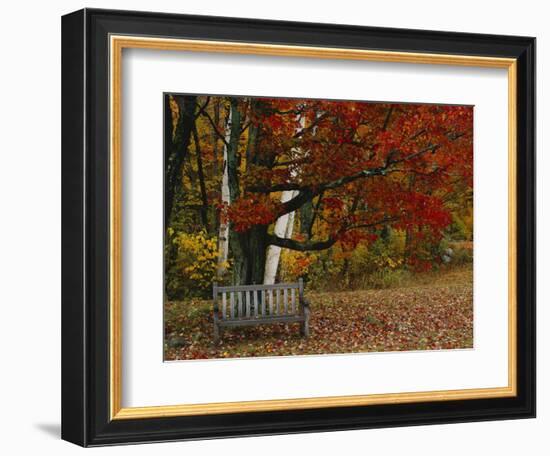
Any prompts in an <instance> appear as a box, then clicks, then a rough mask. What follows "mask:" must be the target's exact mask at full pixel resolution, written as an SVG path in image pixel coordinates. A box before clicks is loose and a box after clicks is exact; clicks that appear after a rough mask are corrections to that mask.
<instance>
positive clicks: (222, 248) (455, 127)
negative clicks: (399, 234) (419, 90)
mask: <svg viewBox="0 0 550 456" xmlns="http://www.w3.org/2000/svg"><path fill="white" fill-rule="evenodd" d="M165 119H166V121H165V173H166V176H165V177H166V178H165V183H166V184H165V185H166V188H165V226H166V227H167V229H177V228H178V226H180V227H181V225H182V224H185V223H187V224H190V223H191V224H193V225H194V226H196V225H197V224H200V225H201V229H202V230H204V232H205V233H207V234H209V235H211V236H215V237H217V239H218V245H219V247H218V249H219V258H218V262H219V268H218V272H217V273H218V275H220V276H222V275H224V274H227V275H228V277H229V279H228V280H229V281H231V282H233V283H262V282H264V281H266V282H267V281H273V280H274V277H275V274H276V273H277V262H278V261H279V255H280V249H290V250H294V251H300V252H313V251H321V250H325V249H329V248H331V247H333V246H336V245H338V246H340V247H341V248H342V249H347V250H350V249H353V248H355V247H356V246H357V245H358V244H360V243H361V244H362V245H365V244H366V245H368V244H369V243H372V242H374V241H375V240H376V239H377V237H378V236H380V235H381V230H383V229H384V228H391V229H395V230H401V231H403V232H405V233H406V236H407V243H408V249H409V252H408V255H407V261H408V262H409V263H410V264H411V265H412V266H418V267H422V264H423V259H422V258H421V256H419V255H418V254H417V252H416V249H415V246H416V245H417V244H418V243H421V242H427V241H429V242H437V241H438V240H439V239H440V238H441V236H442V233H443V230H444V229H446V228H447V227H448V226H449V225H450V224H451V221H452V208H453V202H456V201H457V200H459V199H460V198H465V197H471V191H472V179H473V146H472V142H473V138H472V135H473V108H472V107H469V106H449V105H428V104H403V103H400V104H398V103H367V102H355V101H327V100H311V99H274V98H252V97H220V96H216V97H209V96H194V95H193V96H191V95H173V96H167V97H166V100H165ZM185 211H187V212H188V213H193V214H195V216H194V218H192V220H191V219H189V218H187V219H186V218H185V216H182V215H181V214H182V213H183V212H185ZM178 214H180V215H178ZM273 271H275V272H273Z"/></svg>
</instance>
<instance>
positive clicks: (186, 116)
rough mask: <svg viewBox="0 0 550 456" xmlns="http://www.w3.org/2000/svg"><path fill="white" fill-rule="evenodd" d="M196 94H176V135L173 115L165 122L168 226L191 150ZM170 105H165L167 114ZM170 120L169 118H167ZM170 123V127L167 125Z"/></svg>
mask: <svg viewBox="0 0 550 456" xmlns="http://www.w3.org/2000/svg"><path fill="white" fill-rule="evenodd" d="M196 100H197V97H196V96H176V101H177V103H178V108H179V118H178V123H177V125H176V130H175V132H174V135H173V136H172V134H171V125H172V120H171V119H172V116H171V112H170V118H169V119H170V122H167V121H166V122H165V133H164V134H165V141H166V143H165V146H164V172H165V175H166V181H165V189H164V195H165V196H164V226H165V228H168V224H169V222H170V217H171V215H172V209H173V207H174V200H175V198H176V195H177V194H178V192H179V190H180V188H181V180H182V175H181V174H182V167H183V162H184V160H185V157H186V156H187V153H188V150H189V142H190V140H191V131H192V129H193V125H194V123H195V107H196ZM165 103H166V104H168V105H169V103H170V99H169V97H168V96H166V97H165ZM168 109H169V106H168V107H165V115H166V113H167V112H168ZM167 120H168V119H167ZM167 123H169V124H170V132H169V127H168V125H166V124H167Z"/></svg>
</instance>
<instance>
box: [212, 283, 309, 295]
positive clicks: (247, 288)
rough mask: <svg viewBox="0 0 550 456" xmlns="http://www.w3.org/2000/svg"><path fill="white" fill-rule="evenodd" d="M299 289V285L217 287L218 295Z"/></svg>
mask: <svg viewBox="0 0 550 456" xmlns="http://www.w3.org/2000/svg"><path fill="white" fill-rule="evenodd" d="M285 288H286V289H292V288H294V289H299V288H300V283H299V282H296V283H275V284H272V285H228V286H225V287H217V288H216V290H217V292H218V293H225V292H233V291H254V290H282V289H285Z"/></svg>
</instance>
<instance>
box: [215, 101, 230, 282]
mask: <svg viewBox="0 0 550 456" xmlns="http://www.w3.org/2000/svg"><path fill="white" fill-rule="evenodd" d="M230 139H231V111H229V114H228V115H227V122H226V124H225V144H224V146H223V163H222V167H223V168H222V169H223V176H222V188H221V197H222V204H223V205H224V207H226V206H229V204H230V203H231V197H230V194H229V175H228V172H227V147H228V146H227V145H228V144H229V141H230ZM228 256H229V220H227V215H226V214H225V211H224V210H222V211H220V228H219V234H218V272H217V275H218V279H221V278H222V277H223V275H224V274H225V271H226V270H227V259H228Z"/></svg>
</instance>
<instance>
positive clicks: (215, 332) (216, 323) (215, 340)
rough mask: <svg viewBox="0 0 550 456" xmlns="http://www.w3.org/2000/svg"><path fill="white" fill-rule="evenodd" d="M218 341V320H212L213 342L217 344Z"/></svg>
mask: <svg viewBox="0 0 550 456" xmlns="http://www.w3.org/2000/svg"><path fill="white" fill-rule="evenodd" d="M219 341H220V327H219V326H218V322H217V321H214V343H215V344H217V343H218V342H219Z"/></svg>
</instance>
